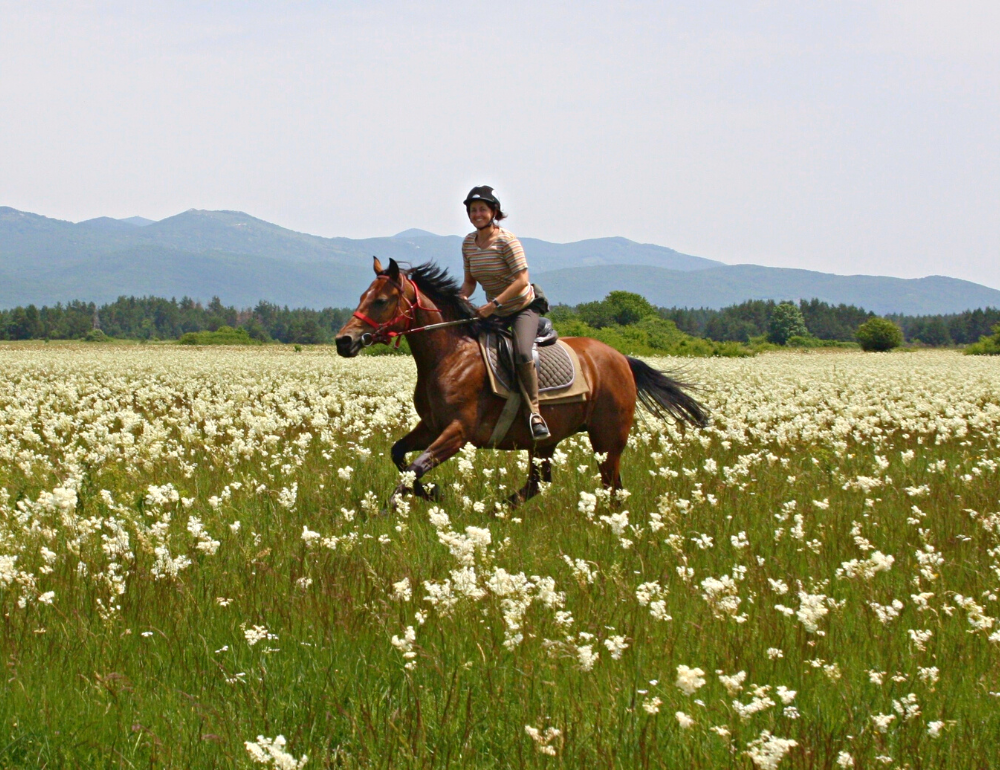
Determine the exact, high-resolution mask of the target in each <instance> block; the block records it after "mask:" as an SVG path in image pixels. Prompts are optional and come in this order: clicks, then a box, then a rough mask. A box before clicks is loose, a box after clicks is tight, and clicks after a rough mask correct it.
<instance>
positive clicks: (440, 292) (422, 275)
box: [405, 262, 492, 336]
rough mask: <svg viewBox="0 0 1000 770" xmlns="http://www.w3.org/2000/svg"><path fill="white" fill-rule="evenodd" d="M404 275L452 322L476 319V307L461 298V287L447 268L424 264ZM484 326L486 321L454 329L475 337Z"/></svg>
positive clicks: (432, 263) (435, 264) (428, 263)
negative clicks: (449, 317)
mask: <svg viewBox="0 0 1000 770" xmlns="http://www.w3.org/2000/svg"><path fill="white" fill-rule="evenodd" d="M405 275H406V277H407V278H409V279H410V280H411V281H413V282H414V283H415V284H416V285H417V288H418V289H420V291H421V293H423V294H426V295H427V296H428V297H429V298H430V300H431V302H433V303H434V304H435V305H437V306H438V307H439V308H440V309H441V310H442V311H443V312H444V313H446V314H447V315H449V316H453V317H454V319H453V320H456V321H457V320H459V319H462V318H478V317H477V315H476V306H475V305H473V304H472V303H471V302H469V300H467V299H466V298H465V297H463V296H462V287H461V285H460V284H459V282H458V281H456V280H455V279H454V278H452V277H451V275H450V274H449V273H448V270H447V268H444V267H441V266H440V265H438V264H437V263H435V262H425V263H424V264H422V265H417V266H415V267H411V268H410V269H409V270H407V271H405ZM486 324H488V320H487V321H479V322H478V323H471V324H466V325H462V326H457V327H455V328H456V330H458V331H462V332H464V333H467V334H469V335H471V336H475V335H476V334H478V333H479V330H480V328H481V327H482V326H483V325H486ZM489 325H492V324H489Z"/></svg>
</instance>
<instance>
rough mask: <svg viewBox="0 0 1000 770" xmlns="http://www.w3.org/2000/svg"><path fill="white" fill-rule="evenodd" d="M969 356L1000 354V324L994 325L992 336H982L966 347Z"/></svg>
mask: <svg viewBox="0 0 1000 770" xmlns="http://www.w3.org/2000/svg"><path fill="white" fill-rule="evenodd" d="M965 354H966V355H967V356H1000V324H997V325H996V326H994V327H993V336H992V337H980V338H979V342H973V343H972V344H971V345H969V346H967V347H966V348H965Z"/></svg>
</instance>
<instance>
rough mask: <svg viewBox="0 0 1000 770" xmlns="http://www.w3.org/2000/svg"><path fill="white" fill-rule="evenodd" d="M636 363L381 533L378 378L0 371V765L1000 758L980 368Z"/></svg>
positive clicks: (265, 370) (995, 370)
mask: <svg viewBox="0 0 1000 770" xmlns="http://www.w3.org/2000/svg"><path fill="white" fill-rule="evenodd" d="M652 362H653V363H654V364H656V365H657V366H660V367H661V368H665V369H668V370H674V371H680V372H682V374H683V377H684V379H686V380H689V381H694V382H697V383H699V384H700V386H701V388H702V390H701V391H700V394H699V396H700V398H701V399H702V400H703V401H704V402H705V403H706V404H707V405H708V406H709V408H710V410H711V412H712V418H713V421H712V424H711V425H710V426H709V427H708V428H706V429H704V430H690V429H689V430H687V431H681V430H679V429H678V428H676V427H675V426H673V425H670V424H664V423H659V422H656V421H654V420H653V419H651V418H649V417H648V416H646V417H645V418H643V419H637V422H636V426H635V428H634V429H633V434H632V439H631V442H630V447H629V449H628V451H627V452H626V454H625V457H624V459H623V480H624V483H625V486H626V494H623V495H621V496H620V498H619V499H609V496H608V495H607V494H605V493H604V492H603V491H602V490H601V489H600V485H599V477H598V475H597V466H596V461H595V459H594V456H593V452H592V450H591V448H590V446H589V443H588V441H587V439H586V437H585V436H583V435H581V436H579V437H577V438H575V439H573V440H570V441H567V442H564V443H563V444H562V445H561V451H560V452H559V453H558V454H557V455H556V458H555V468H554V481H553V483H552V484H551V486H548V487H547V488H546V489H545V491H544V493H543V494H542V495H540V496H539V497H537V498H535V499H534V500H532V501H530V502H529V503H528V504H526V505H524V506H523V507H521V508H519V509H516V510H510V509H507V508H505V507H504V506H503V505H502V504H501V501H502V500H503V498H504V497H505V496H506V495H507V494H509V493H510V492H511V491H513V490H514V489H516V488H518V487H519V486H520V485H521V484H522V483H523V480H524V476H525V474H526V456H525V455H523V454H517V453H496V452H489V451H474V450H471V449H470V450H469V451H464V452H463V453H462V454H461V455H460V456H459V457H456V458H455V459H453V460H452V461H450V462H448V463H447V464H446V465H444V466H442V467H441V468H438V469H437V470H435V471H434V472H432V473H431V474H430V475H429V476H428V477H427V478H428V479H429V480H431V481H433V482H435V483H436V484H437V485H438V486H439V488H440V490H441V493H442V494H441V498H440V500H439V501H438V502H437V503H429V502H423V501H415V500H413V501H410V502H408V503H405V504H403V505H402V506H401V508H400V509H399V510H398V511H396V512H394V513H391V514H388V515H380V511H381V509H382V507H383V506H384V504H385V502H386V496H387V495H388V493H389V492H390V491H391V490H392V488H393V487H394V486H395V484H396V483H397V482H398V480H399V475H398V473H397V472H396V470H395V468H394V467H393V466H392V463H391V462H390V461H389V448H390V446H391V445H392V442H393V441H394V440H395V439H396V438H398V437H400V436H401V435H403V433H404V432H405V431H406V430H407V428H408V426H410V425H411V424H412V423H413V422H414V421H415V414H414V411H413V407H412V404H411V400H410V398H411V392H412V387H413V384H414V379H415V370H414V368H413V363H412V360H411V359H409V358H407V357H362V358H358V359H353V360H342V359H338V358H337V357H336V356H335V355H334V353H333V351H332V349H330V348H309V349H307V350H304V351H302V352H294V351H293V350H291V349H289V348H286V347H278V346H263V347H255V348H246V347H244V348H227V349H220V348H215V349H205V348H199V347H180V346H154V345H146V346H118V345H102V346H88V345H86V344H57V343H54V344H49V345H43V344H20V345H19V344H8V345H4V346H0V613H2V623H0V654H2V656H3V679H2V680H0V767H2V768H22V767H24V768H28V767H32V768H34V767H49V768H55V767H97V768H103V767H124V768H132V767H170V768H174V767H198V768H203V767H204V768H213V767H218V768H230V767H265V766H267V767H277V768H298V767H301V766H303V765H305V766H306V767H309V768H313V767H315V768H320V767H344V768H361V767H364V768H368V767H373V768H390V767H428V768H430V767H435V768H436V767H456V768H457V767H462V768H466V767H468V768H507V767H517V768H521V767H607V768H618V767H621V768H633V767H637V768H638V767H677V768H680V767H684V768H747V769H748V770H752V769H753V768H778V767H780V768H849V767H857V768H905V767H908V768H943V767H948V768H985V767H996V766H1000V749H998V748H997V747H998V746H1000V623H997V620H996V619H997V616H998V614H1000V607H998V602H997V597H998V593H1000V469H998V464H1000V436H998V426H1000V359H997V358H991V357H973V356H966V357H963V356H961V355H960V354H958V353H955V352H918V353H911V354H902V353H897V354H862V353H856V352H796V353H778V354H766V355H761V356H758V357H756V358H753V359H686V360H681V359H655V360H652Z"/></svg>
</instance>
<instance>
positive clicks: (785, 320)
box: [767, 302, 809, 345]
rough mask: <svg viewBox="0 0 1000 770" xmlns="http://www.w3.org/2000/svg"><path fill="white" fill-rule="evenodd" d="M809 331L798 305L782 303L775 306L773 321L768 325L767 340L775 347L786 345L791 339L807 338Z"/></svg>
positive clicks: (772, 315) (772, 314)
mask: <svg viewBox="0 0 1000 770" xmlns="http://www.w3.org/2000/svg"><path fill="white" fill-rule="evenodd" d="M808 334H809V330H808V329H807V328H806V322H805V319H804V318H803V317H802V311H801V310H799V307H798V305H796V304H794V303H792V302H781V303H779V304H778V305H775V307H774V310H773V311H772V312H771V320H770V321H769V322H768V324H767V339H768V341H769V342H773V343H774V344H775V345H784V344H785V343H786V342H788V338H789V337H806V336H808Z"/></svg>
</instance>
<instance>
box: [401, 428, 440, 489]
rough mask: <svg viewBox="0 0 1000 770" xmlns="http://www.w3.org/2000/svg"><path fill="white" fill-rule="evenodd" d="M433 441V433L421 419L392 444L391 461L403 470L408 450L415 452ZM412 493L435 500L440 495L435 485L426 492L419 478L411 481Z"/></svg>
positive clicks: (425, 447)
mask: <svg viewBox="0 0 1000 770" xmlns="http://www.w3.org/2000/svg"><path fill="white" fill-rule="evenodd" d="M433 441H434V433H433V432H432V431H431V429H430V428H428V427H427V423H425V422H424V421H423V420H421V421H420V422H418V423H417V425H416V427H415V428H414V429H413V430H411V431H410V432H409V433H407V434H406V435H405V436H403V438H401V439H400V440H399V441H397V442H396V443H395V444H393V445H392V450H391V451H390V454H391V456H392V462H393V463H394V464H395V465H396V467H397V468H399V470H400V471H405V470H406V455H407V454H408V453H410V452H416V451H417V450H418V449H427V447H429V446H430V445H431V442H433ZM400 486H402V485H400ZM397 494H399V488H398V487H397V488H396V491H395V492H393V497H395V496H396V495H397ZM413 494H415V495H416V496H417V497H419V498H422V499H424V500H437V499H438V498H439V497H440V496H441V495H440V492H439V491H438V489H437V488H436V487H435V489H434V491H433V492H428V491H427V489H426V488H425V487H424V485H423V484H421V483H420V481H419V480H416V481H414V482H413Z"/></svg>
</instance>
